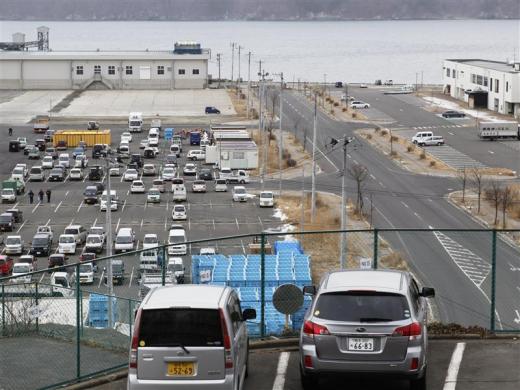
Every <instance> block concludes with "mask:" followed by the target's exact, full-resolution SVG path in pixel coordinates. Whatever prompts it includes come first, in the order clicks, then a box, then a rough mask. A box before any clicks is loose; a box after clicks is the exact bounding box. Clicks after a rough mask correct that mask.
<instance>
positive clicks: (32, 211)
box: [31, 202, 42, 214]
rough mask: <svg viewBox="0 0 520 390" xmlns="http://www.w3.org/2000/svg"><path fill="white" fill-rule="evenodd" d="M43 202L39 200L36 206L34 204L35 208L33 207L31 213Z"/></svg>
mask: <svg viewBox="0 0 520 390" xmlns="http://www.w3.org/2000/svg"><path fill="white" fill-rule="evenodd" d="M41 203H42V202H38V203H36V206H34V208H33V209H32V211H31V213H32V214H34V212H35V211H36V209H37V208H38V206H39V205H40V204H41Z"/></svg>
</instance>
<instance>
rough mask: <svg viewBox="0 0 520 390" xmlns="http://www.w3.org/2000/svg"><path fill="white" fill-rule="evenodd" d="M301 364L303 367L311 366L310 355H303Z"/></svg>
mask: <svg viewBox="0 0 520 390" xmlns="http://www.w3.org/2000/svg"><path fill="white" fill-rule="evenodd" d="M303 365H304V366H305V368H313V364H312V356H310V355H305V357H304V358H303Z"/></svg>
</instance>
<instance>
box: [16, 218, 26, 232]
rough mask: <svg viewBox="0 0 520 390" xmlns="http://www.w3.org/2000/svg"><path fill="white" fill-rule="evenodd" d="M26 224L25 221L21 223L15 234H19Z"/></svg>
mask: <svg viewBox="0 0 520 390" xmlns="http://www.w3.org/2000/svg"><path fill="white" fill-rule="evenodd" d="M26 222H27V220H25V221H23V223H22V224H21V225H20V227H19V228H18V230H17V231H16V233H20V230H22V228H23V225H25V223H26Z"/></svg>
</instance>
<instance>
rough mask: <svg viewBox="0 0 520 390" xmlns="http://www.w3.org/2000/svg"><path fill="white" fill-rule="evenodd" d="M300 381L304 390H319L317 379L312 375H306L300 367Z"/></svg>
mask: <svg viewBox="0 0 520 390" xmlns="http://www.w3.org/2000/svg"><path fill="white" fill-rule="evenodd" d="M300 381H301V385H302V388H303V390H318V389H319V383H318V380H317V379H316V377H315V376H314V375H312V374H305V373H304V372H303V369H302V368H301V367H300Z"/></svg>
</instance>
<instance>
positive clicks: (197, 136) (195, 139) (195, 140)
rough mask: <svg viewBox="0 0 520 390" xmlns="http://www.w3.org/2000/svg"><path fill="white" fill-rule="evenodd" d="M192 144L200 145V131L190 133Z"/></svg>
mask: <svg viewBox="0 0 520 390" xmlns="http://www.w3.org/2000/svg"><path fill="white" fill-rule="evenodd" d="M190 145H200V131H192V132H191V133H190Z"/></svg>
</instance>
